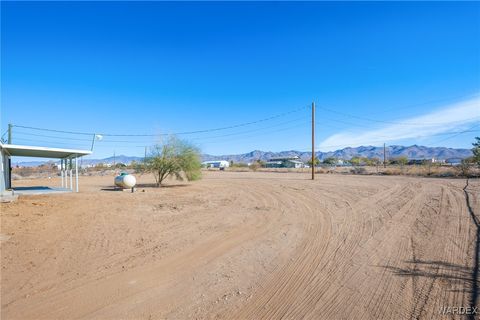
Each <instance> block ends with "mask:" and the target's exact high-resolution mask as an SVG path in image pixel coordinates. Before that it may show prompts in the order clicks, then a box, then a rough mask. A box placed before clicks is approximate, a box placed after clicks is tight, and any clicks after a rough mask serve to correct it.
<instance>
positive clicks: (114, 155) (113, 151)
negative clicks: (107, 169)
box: [113, 150, 115, 168]
mask: <svg viewBox="0 0 480 320" xmlns="http://www.w3.org/2000/svg"><path fill="white" fill-rule="evenodd" d="M113 168H115V150H113Z"/></svg>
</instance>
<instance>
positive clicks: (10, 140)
mask: <svg viewBox="0 0 480 320" xmlns="http://www.w3.org/2000/svg"><path fill="white" fill-rule="evenodd" d="M12 127H13V125H12V124H11V123H9V124H8V144H12Z"/></svg>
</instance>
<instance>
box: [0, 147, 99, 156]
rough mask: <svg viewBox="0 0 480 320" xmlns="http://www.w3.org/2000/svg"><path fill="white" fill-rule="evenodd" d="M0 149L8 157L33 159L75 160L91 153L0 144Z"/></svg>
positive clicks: (87, 151)
mask: <svg viewBox="0 0 480 320" xmlns="http://www.w3.org/2000/svg"><path fill="white" fill-rule="evenodd" d="M0 147H1V148H2V149H3V150H4V151H6V152H7V153H8V154H9V155H10V156H15V157H35V158H56V159H65V158H69V157H72V158H76V157H81V156H86V155H89V154H91V153H92V151H90V150H75V149H60V148H47V147H37V146H23V145H15V144H0Z"/></svg>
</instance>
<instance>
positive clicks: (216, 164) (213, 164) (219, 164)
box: [202, 160, 230, 169]
mask: <svg viewBox="0 0 480 320" xmlns="http://www.w3.org/2000/svg"><path fill="white" fill-rule="evenodd" d="M202 166H204V167H206V168H220V169H223V168H228V167H230V162H228V161H226V160H214V161H204V162H202Z"/></svg>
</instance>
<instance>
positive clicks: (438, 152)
mask: <svg viewBox="0 0 480 320" xmlns="http://www.w3.org/2000/svg"><path fill="white" fill-rule="evenodd" d="M315 154H316V156H317V157H318V158H319V159H321V160H324V159H325V158H328V157H335V158H339V159H345V160H349V159H351V158H352V157H356V156H360V157H367V158H379V159H382V158H383V148H382V147H373V146H367V147H364V146H361V147H357V148H344V149H341V150H336V151H331V152H320V151H319V152H316V153H315ZM471 155H472V151H471V150H470V149H453V148H445V147H425V146H417V145H413V146H409V147H404V146H396V145H393V146H389V147H387V158H396V157H402V156H405V157H407V158H409V159H431V158H435V159H451V158H461V159H463V158H467V157H470V156H471ZM292 156H298V157H300V158H301V159H303V160H307V159H310V158H311V157H312V153H311V152H302V151H295V150H291V151H280V152H271V151H260V150H254V151H251V152H248V153H243V154H231V155H220V156H215V155H209V154H203V155H202V160H203V161H206V160H228V161H233V162H236V163H238V162H243V163H248V162H252V161H255V160H262V161H267V160H269V159H270V158H275V157H292ZM142 160H143V158H142V157H130V156H124V155H118V156H116V157H115V158H114V157H108V158H104V159H82V160H81V163H82V164H84V165H85V164H97V163H113V162H114V161H115V162H116V163H126V164H128V163H130V162H132V161H142ZM42 163H45V161H29V162H19V163H18V164H19V165H21V166H38V165H40V164H42ZM16 164H17V163H13V164H12V165H16Z"/></svg>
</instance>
